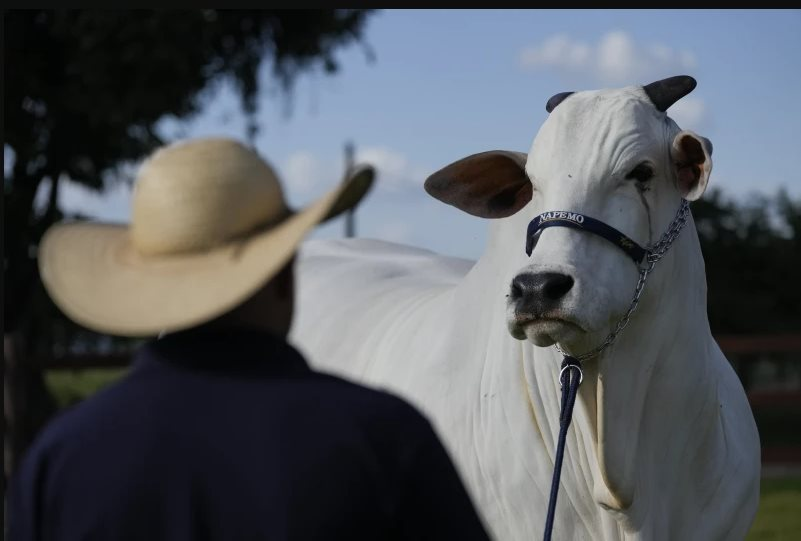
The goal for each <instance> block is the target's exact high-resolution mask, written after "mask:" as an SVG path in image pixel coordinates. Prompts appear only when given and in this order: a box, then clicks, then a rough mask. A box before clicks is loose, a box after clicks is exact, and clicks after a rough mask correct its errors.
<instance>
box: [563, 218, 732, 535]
mask: <svg viewBox="0 0 801 541" xmlns="http://www.w3.org/2000/svg"><path fill="white" fill-rule="evenodd" d="M695 235H696V233H695V230H694V228H692V227H688V231H686V232H685V234H684V235H683V238H682V239H681V241H680V242H677V243H676V245H675V246H674V247H673V250H674V252H673V254H672V257H670V258H666V259H665V260H663V262H661V263H660V264H659V265H660V266H661V268H660V269H659V272H661V273H663V275H664V276H670V280H663V281H662V282H661V285H660V282H658V281H656V280H652V282H651V283H649V284H648V286H647V287H648V288H649V289H648V290H647V295H648V296H647V300H645V301H644V302H643V303H642V305H641V306H640V308H639V309H638V311H637V312H636V314H635V317H633V319H632V320H631V322H630V324H629V326H628V327H627V329H626V330H625V331H624V332H623V333H622V334H621V336H620V337H619V339H618V340H617V342H616V343H615V345H614V346H613V347H612V348H610V349H609V350H608V351H607V352H606V353H604V354H603V355H602V356H601V357H600V358H599V359H595V360H588V361H585V362H584V365H585V379H584V384H583V385H582V387H581V390H580V396H579V400H580V405H579V406H578V407H577V409H576V418H575V420H574V422H575V423H576V427H577V430H579V431H581V432H582V433H583V434H582V435H580V436H579V437H580V438H584V439H585V448H589V449H593V448H594V449H595V460H596V462H597V467H598V470H597V471H593V481H594V486H593V487H592V491H593V496H594V498H595V500H596V501H597V502H598V503H599V504H601V505H602V506H603V507H606V508H608V509H609V510H610V511H612V512H613V513H614V512H621V513H620V515H621V517H620V518H623V519H628V520H633V521H635V522H637V521H638V520H637V515H642V514H643V513H645V512H647V511H646V510H647V509H648V508H649V507H651V506H652V505H654V503H655V502H657V501H658V499H659V494H660V492H661V491H663V490H664V487H665V485H666V484H667V483H669V482H670V480H669V477H670V476H675V475H677V472H678V471H680V470H682V467H681V462H682V460H683V459H686V457H688V456H695V455H696V450H697V449H700V448H702V447H703V446H704V445H706V443H705V442H704V441H703V437H707V436H710V434H709V433H708V431H706V430H703V429H702V426H704V425H705V424H708V419H707V418H708V417H709V416H710V415H712V416H714V415H715V414H716V410H715V407H716V402H715V392H716V391H715V388H714V386H715V384H716V382H715V380H714V377H713V376H712V373H711V372H712V370H711V367H710V366H709V365H708V364H707V363H706V360H707V359H709V358H710V356H709V355H708V348H709V347H710V341H711V335H710V333H709V327H708V322H707V321H708V320H707V316H706V294H705V286H704V283H705V282H704V271H703V263H702V259H701V254H700V249H698V242H697V237H696V236H695ZM549 349H552V348H549ZM710 386H712V388H710ZM688 425H690V426H688ZM680 435H690V436H689V438H688V439H687V440H686V441H677V438H679V437H680ZM711 436H712V437H714V436H715V435H714V434H712V435H711ZM587 438H590V440H592V441H590V440H588V439H587ZM593 469H594V468H593Z"/></svg>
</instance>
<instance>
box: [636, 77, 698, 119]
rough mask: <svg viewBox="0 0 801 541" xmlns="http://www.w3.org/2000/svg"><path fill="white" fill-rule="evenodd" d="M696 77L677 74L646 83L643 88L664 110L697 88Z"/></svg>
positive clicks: (659, 108) (655, 103) (654, 102)
mask: <svg viewBox="0 0 801 541" xmlns="http://www.w3.org/2000/svg"><path fill="white" fill-rule="evenodd" d="M696 84H697V83H696V82H695V79H693V78H692V77H690V76H689V75H676V76H675V77H668V78H667V79H662V80H661V81H656V82H653V83H651V84H649V85H645V86H644V87H642V88H643V90H645V93H646V94H648V97H649V98H651V101H652V102H653V104H654V105H655V106H656V108H657V109H658V110H660V111H662V112H665V111H667V109H668V107H670V106H671V105H673V104H674V103H676V102H677V101H679V100H680V99H681V98H683V97H684V96H686V95H687V94H689V93H690V92H692V91H693V89H694V88H695V85H696Z"/></svg>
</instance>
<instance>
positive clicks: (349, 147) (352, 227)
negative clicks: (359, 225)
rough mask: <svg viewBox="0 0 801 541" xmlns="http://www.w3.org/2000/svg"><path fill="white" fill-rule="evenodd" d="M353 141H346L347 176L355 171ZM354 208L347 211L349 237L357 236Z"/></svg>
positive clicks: (346, 226) (346, 220) (346, 228)
mask: <svg viewBox="0 0 801 541" xmlns="http://www.w3.org/2000/svg"><path fill="white" fill-rule="evenodd" d="M353 154H354V149H353V143H352V142H351V141H348V142H347V143H345V178H346V179H347V178H349V177H350V175H351V173H352V172H353ZM355 210H356V209H355V208H352V209H350V210H348V211H347V212H346V213H345V236H346V237H348V238H351V237H355V236H356V216H355V215H354V211H355Z"/></svg>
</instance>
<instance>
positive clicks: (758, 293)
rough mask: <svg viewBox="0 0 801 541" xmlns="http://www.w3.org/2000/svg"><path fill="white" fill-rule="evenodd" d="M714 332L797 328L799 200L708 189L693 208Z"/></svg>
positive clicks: (800, 305) (800, 321)
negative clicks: (743, 197) (741, 199)
mask: <svg viewBox="0 0 801 541" xmlns="http://www.w3.org/2000/svg"><path fill="white" fill-rule="evenodd" d="M692 211H693V217H694V219H695V223H696V226H697V228H698V235H699V239H700V241H701V250H702V251H703V254H704V262H705V265H706V279H707V306H708V312H709V323H710V326H711V328H712V332H713V334H759V333H764V334H772V333H782V332H798V329H801V280H799V278H798V275H799V270H801V200H797V201H794V200H792V199H791V198H790V197H789V196H788V195H787V193H786V191H780V192H779V193H778V194H777V195H776V196H775V197H774V198H770V197H766V196H754V197H752V198H751V199H750V200H749V201H748V202H745V203H737V202H735V201H733V200H731V199H729V198H726V197H724V195H723V194H722V192H720V191H718V190H712V191H711V192H709V193H707V194H706V195H705V196H704V198H703V199H701V200H698V201H696V202H695V203H693V206H692Z"/></svg>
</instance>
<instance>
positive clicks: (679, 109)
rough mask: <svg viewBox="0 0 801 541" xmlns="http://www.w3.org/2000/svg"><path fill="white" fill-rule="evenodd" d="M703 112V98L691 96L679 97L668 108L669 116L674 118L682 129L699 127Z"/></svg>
mask: <svg viewBox="0 0 801 541" xmlns="http://www.w3.org/2000/svg"><path fill="white" fill-rule="evenodd" d="M705 112H706V106H705V105H704V100H701V99H699V98H694V97H692V96H687V97H684V98H682V99H680V100H679V101H677V102H676V103H675V104H673V105H671V107H670V109H669V113H670V118H672V119H673V120H675V121H676V124H678V125H679V127H681V128H682V129H690V130H696V129H699V125H700V124H701V120H702V119H703V118H704V113H705Z"/></svg>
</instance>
